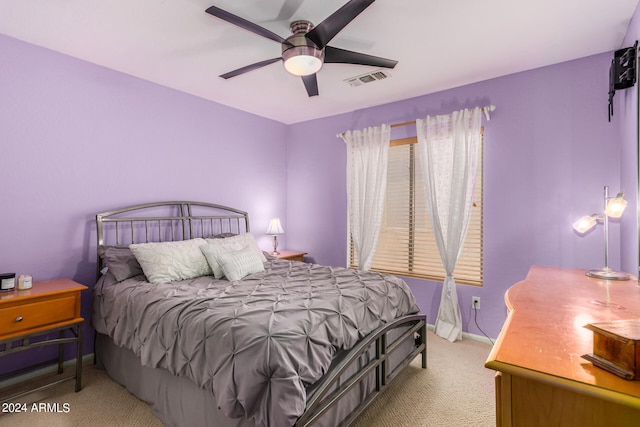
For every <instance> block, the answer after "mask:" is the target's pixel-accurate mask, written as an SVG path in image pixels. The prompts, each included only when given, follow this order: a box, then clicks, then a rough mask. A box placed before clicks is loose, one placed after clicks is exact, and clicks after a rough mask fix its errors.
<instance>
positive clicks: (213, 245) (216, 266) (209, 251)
mask: <svg viewBox="0 0 640 427" xmlns="http://www.w3.org/2000/svg"><path fill="white" fill-rule="evenodd" d="M217 240H219V241H220V242H221V239H217ZM240 249H244V247H243V246H242V245H241V244H240V243H239V242H234V243H229V244H226V245H225V244H222V243H218V242H215V241H209V242H208V243H207V244H206V245H202V246H200V251H201V252H202V254H203V255H204V256H205V258H206V260H207V262H208V263H209V267H210V268H211V271H212V272H213V277H215V278H216V279H222V278H224V271H222V266H221V265H220V263H219V262H218V256H219V255H220V254H223V253H229V252H233V251H238V250H240Z"/></svg>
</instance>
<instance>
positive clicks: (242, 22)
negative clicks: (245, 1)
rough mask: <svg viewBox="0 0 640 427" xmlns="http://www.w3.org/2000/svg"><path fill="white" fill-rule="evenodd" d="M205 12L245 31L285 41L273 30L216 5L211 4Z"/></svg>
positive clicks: (280, 41) (281, 41)
mask: <svg viewBox="0 0 640 427" xmlns="http://www.w3.org/2000/svg"><path fill="white" fill-rule="evenodd" d="M206 12H207V13H208V14H210V15H213V16H215V17H216V18H220V19H222V20H223V21H227V22H229V23H231V24H233V25H236V26H238V27H240V28H244V29H245V30H247V31H251V32H252V33H255V34H258V35H259V36H262V37H266V38H268V39H271V40H273V41H276V42H278V43H286V40H285V39H284V38H282V37H280V36H279V35H277V34H276V33H274V32H271V31H269V30H267V29H266V28H263V27H261V26H260V25H257V24H254V23H253V22H251V21H247V20H246V19H244V18H240V17H239V16H237V15H234V14H232V13H229V12H227V11H226V10H222V9H220V8H218V7H215V6H211V7H209V8H208V9H207V10H206Z"/></svg>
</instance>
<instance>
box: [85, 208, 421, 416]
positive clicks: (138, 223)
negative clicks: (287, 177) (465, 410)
mask: <svg viewBox="0 0 640 427" xmlns="http://www.w3.org/2000/svg"><path fill="white" fill-rule="evenodd" d="M202 210H208V211H212V212H213V213H212V214H196V213H195V212H196V211H202ZM149 211H151V214H143V213H144V212H149ZM158 211H162V212H167V211H169V212H170V214H169V215H167V214H160V213H161V212H158ZM96 225H97V233H98V240H97V243H98V246H100V245H107V244H109V245H111V244H113V245H117V246H121V245H128V244H131V243H146V242H154V241H157V242H160V241H177V240H187V239H192V238H197V237H203V238H206V237H212V236H214V235H216V234H221V233H234V234H240V233H248V232H249V230H250V228H249V215H248V214H247V212H245V211H242V210H238V209H234V208H230V207H227V206H222V205H217V204H213V203H205V202H193V201H173V202H157V203H147V204H140V205H135V206H130V207H125V208H122V209H116V210H112V211H109V212H103V213H100V214H97V215H96ZM111 234H113V236H115V239H114V241H113V242H111V241H110V240H109V239H108V235H111ZM125 236H126V238H125ZM101 269H102V261H101V259H100V257H98V276H99V275H100V271H101ZM399 330H402V333H401V334H400V335H399V336H398V337H396V338H395V339H394V340H393V342H391V339H390V337H389V333H390V332H394V331H395V333H396V335H397V331H399ZM407 341H411V342H412V345H413V350H412V351H411V352H410V353H409V354H407V355H406V356H405V357H404V358H403V359H402V361H401V362H400V363H398V365H397V366H396V367H395V368H394V369H389V357H390V355H391V354H392V353H393V352H395V351H397V350H398V349H399V348H401V346H402V345H403V344H405V345H406V343H407ZM371 349H373V353H374V354H375V355H374V357H373V358H371V360H370V361H369V362H368V363H366V364H365V366H363V367H361V368H358V369H356V373H355V374H349V372H353V371H354V367H357V366H358V364H359V363H360V362H361V356H363V355H364V354H365V353H371ZM418 355H421V358H422V368H423V369H426V367H427V329H426V316H425V315H409V316H404V317H400V318H398V319H395V320H394V321H393V322H391V323H388V324H385V325H382V326H381V327H379V328H378V329H376V330H375V331H373V332H372V333H370V334H369V335H367V336H366V337H365V338H363V339H362V340H361V341H360V342H359V343H358V344H357V345H356V346H355V347H354V348H352V349H350V350H349V351H348V353H346V355H344V356H343V357H342V358H341V359H340V360H339V362H337V363H335V365H334V366H332V368H331V370H330V371H329V372H327V374H326V375H325V376H324V377H323V378H322V379H320V380H319V381H318V382H317V383H316V384H314V385H313V391H312V392H311V393H310V395H309V398H308V399H307V404H306V408H305V412H304V413H303V414H302V415H301V416H300V418H299V419H298V420H297V422H296V424H295V427H307V426H310V425H312V424H314V423H315V422H316V421H318V420H319V419H320V417H322V415H323V414H325V413H326V412H327V411H328V410H329V409H331V408H332V407H333V406H334V405H336V404H337V403H338V402H339V401H340V399H341V398H342V397H343V396H345V395H346V394H347V393H348V392H350V391H351V390H352V389H353V388H354V387H356V386H358V385H359V384H360V383H361V382H362V381H364V380H366V379H367V378H368V377H369V376H370V375H375V386H374V389H373V390H372V391H371V392H370V393H369V395H368V396H367V397H366V398H365V400H363V401H361V402H360V403H359V405H358V406H357V407H356V408H355V409H354V410H353V411H351V413H350V414H349V415H348V416H347V418H346V419H344V420H343V421H342V422H341V424H340V425H342V426H348V425H350V424H351V423H352V422H353V421H354V420H355V419H356V418H357V417H358V416H359V415H360V414H361V413H362V412H363V411H364V410H365V409H366V408H367V407H368V406H369V405H370V404H371V403H372V402H373V400H374V399H375V398H376V397H377V396H378V395H379V394H380V393H381V392H382V391H383V390H384V389H385V388H386V387H387V386H388V385H389V383H390V382H391V381H392V380H393V379H395V378H396V377H397V376H398V374H400V372H402V371H403V370H404V369H405V368H406V367H407V366H409V364H410V363H411V362H412V361H413V359H415V358H416V357H417V356H418ZM345 376H346V378H344V377H345Z"/></svg>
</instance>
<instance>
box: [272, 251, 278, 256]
mask: <svg viewBox="0 0 640 427" xmlns="http://www.w3.org/2000/svg"><path fill="white" fill-rule="evenodd" d="M271 255H273V256H276V255H280V252H278V251H273V252H271Z"/></svg>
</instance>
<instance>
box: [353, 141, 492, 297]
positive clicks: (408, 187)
mask: <svg viewBox="0 0 640 427" xmlns="http://www.w3.org/2000/svg"><path fill="white" fill-rule="evenodd" d="M417 142H418V140H417V138H416V137H412V138H405V139H400V140H393V141H391V146H390V148H389V166H388V171H387V194H386V198H385V212H384V218H383V221H382V229H381V230H380V238H379V240H378V247H377V249H376V254H375V259H374V262H373V267H372V268H371V270H373V271H379V272H382V273H390V274H396V275H400V276H409V277H417V278H423V279H431V280H438V281H443V280H444V276H445V272H444V268H443V267H442V261H441V260H440V253H439V252H438V247H437V245H436V241H435V238H434V235H433V231H432V228H431V222H430V221H431V220H430V219H429V214H428V212H427V205H426V200H425V197H424V189H423V183H422V170H421V167H420V162H419V161H418V153H417V149H418V147H417ZM480 150H481V155H480V159H479V162H478V171H477V177H476V182H475V188H474V195H473V198H474V203H473V208H472V209H473V211H472V214H471V222H470V224H469V230H468V232H467V238H466V241H465V244H464V248H463V250H462V254H461V255H460V258H459V260H458V263H457V265H456V270H455V280H456V282H457V283H466V284H470V285H477V286H482V202H483V197H482V175H483V174H482V157H483V156H482V145H481V149H480ZM349 241H350V240H349ZM349 264H350V265H349V266H350V267H352V268H357V267H358V265H357V264H358V259H357V256H356V255H355V249H354V247H353V244H350V245H349Z"/></svg>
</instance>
